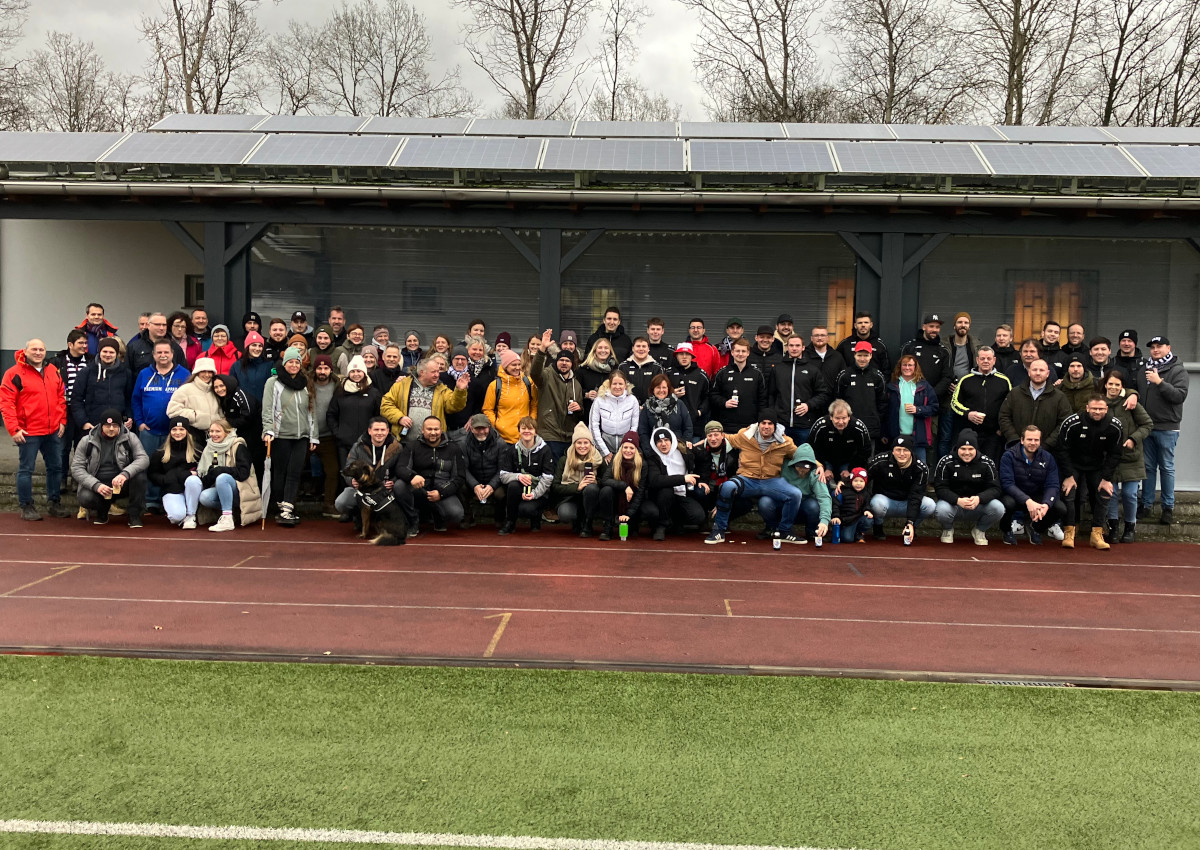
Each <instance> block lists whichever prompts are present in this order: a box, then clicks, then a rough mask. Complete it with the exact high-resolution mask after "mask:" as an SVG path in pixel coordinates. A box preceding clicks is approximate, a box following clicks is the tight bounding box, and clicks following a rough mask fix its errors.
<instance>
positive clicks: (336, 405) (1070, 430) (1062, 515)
mask: <svg viewBox="0 0 1200 850" xmlns="http://www.w3.org/2000/svg"><path fill="white" fill-rule="evenodd" d="M139 324H140V327H139V330H138V333H137V334H136V335H135V336H133V338H132V339H130V340H129V341H128V342H125V341H124V340H123V339H122V338H121V337H120V336H119V335H118V329H117V328H116V327H115V326H114V325H112V324H111V323H110V322H108V321H107V320H106V318H105V312H104V308H103V307H102V306H101V305H100V304H96V303H93V304H89V305H88V306H87V308H86V311H85V317H84V319H83V321H82V322H80V324H79V325H78V326H77V327H74V328H72V329H71V330H70V331H69V332H68V333H67V334H66V347H65V348H64V349H63V350H61V351H59V352H58V353H57V355H55V356H53V357H51V356H49V354H48V352H47V349H46V345H45V344H44V342H43V341H42V340H38V339H33V340H30V341H29V342H28V343H27V344H26V346H25V348H24V350H22V351H19V352H17V355H16V364H15V365H14V366H12V367H11V368H9V369H8V370H7V371H6V372H5V373H4V377H3V382H2V383H0V413H2V415H3V417H4V423H5V426H6V427H7V428H8V431H9V434H10V435H11V436H12V438H13V441H14V443H16V444H17V446H18V447H19V455H20V459H19V471H18V474H17V494H18V500H19V502H20V510H21V516H22V518H24V519H27V520H39V519H41V515H40V514H39V512H38V510H37V509H36V508H35V506H34V504H33V486H32V484H33V482H32V478H33V471H34V464H35V462H36V459H37V456H38V455H39V454H40V455H41V456H42V457H43V458H44V460H45V468H46V495H47V500H48V513H49V514H50V515H51V516H54V517H66V516H67V515H68V512H67V511H66V510H64V508H63V506H62V503H61V494H62V487H63V481H64V479H63V472H64V470H69V473H70V478H71V480H72V481H73V482H74V486H75V488H76V493H77V500H78V503H79V512H78V517H79V518H81V519H90V520H91V521H92V522H94V523H97V524H104V523H107V522H109V521H110V518H111V517H113V516H120V515H126V516H127V517H128V523H129V526H130V527H132V528H138V527H141V526H142V524H143V521H144V516H145V514H146V513H147V512H152V513H157V514H161V515H163V516H165V517H166V519H167V520H168V521H169V522H171V523H173V524H175V525H177V526H179V527H181V528H183V529H195V528H198V527H199V526H200V525H202V524H203V525H208V527H209V530H210V531H214V532H227V531H232V530H234V529H236V528H237V527H238V526H239V525H243V526H244V525H247V524H250V523H253V522H256V521H257V520H259V519H261V518H264V517H265V516H267V515H269V514H274V517H275V521H276V522H277V523H278V524H280V525H282V526H294V525H296V524H298V523H299V522H300V515H299V511H298V510H297V502H298V500H299V499H300V497H301V495H302V494H303V491H304V488H305V487H306V486H307V488H308V490H309V495H311V496H313V497H315V498H319V499H321V501H322V503H323V505H324V511H325V513H326V515H328V516H330V517H331V518H332V517H337V518H338V519H340V520H341V521H343V522H347V523H349V522H353V523H355V524H356V525H357V526H359V527H360V528H362V529H363V531H364V533H365V531H366V529H365V527H364V523H366V524H367V525H369V524H370V518H371V516H372V515H379V516H384V515H390V514H394V515H395V521H396V522H398V523H402V524H403V533H402V534H401V535H399V540H397V541H395V542H403V541H404V540H405V539H407V538H411V537H414V536H416V535H418V534H419V533H420V529H421V527H422V525H423V524H425V525H426V526H427V527H429V528H432V530H434V531H439V532H440V531H446V530H448V529H449V528H451V527H463V528H469V527H471V526H472V525H474V524H475V523H477V522H478V521H479V520H480V519H481V518H485V517H490V518H491V519H492V520H493V521H494V522H495V525H496V529H497V531H498V533H499V534H501V535H509V534H513V533H515V532H516V531H517V528H518V525H519V524H523V523H527V525H528V527H529V529H530V530H531V531H538V530H540V529H541V527H542V524H543V522H549V523H559V524H562V525H564V526H569V527H570V529H571V530H572V532H573V533H575V534H577V535H578V536H580V537H591V536H596V537H597V538H598V539H599V540H611V539H613V538H614V537H617V536H620V537H622V538H627V537H629V536H636V535H637V534H638V533H639V529H641V528H642V527H643V526H644V528H645V532H646V533H648V534H649V535H650V536H651V537H652V538H653V539H654V540H663V539H665V538H666V536H667V535H668V534H682V533H704V534H706V537H705V542H706V543H721V542H723V541H724V540H725V539H726V535H727V534H728V530H729V523H730V521H731V519H732V518H734V517H736V516H739V515H743V514H747V513H750V512H751V511H757V512H758V514H759V516H760V517H761V519H762V522H763V528H762V531H761V532H759V537H760V538H762V539H768V538H770V539H772V540H774V541H775V542H776V544H782V543H791V544H803V543H807V542H809V541H814V542H816V543H818V544H819V543H821V542H824V541H825V540H828V539H833V540H836V541H839V542H845V543H850V542H863V541H865V540H866V539H875V540H880V539H886V533H885V529H884V522H885V521H886V520H887V519H888V518H897V519H899V520H901V521H902V522H901V523H900V525H901V526H902V528H903V531H902V535H901V536H902V539H903V540H904V542H905V543H911V542H912V541H913V539H914V535H915V531H916V528H917V526H918V525H920V524H921V523H922V522H924V521H926V520H929V519H930V518H932V519H933V520H934V521H935V522H936V523H937V525H938V526H939V527H940V529H941V540H942V541H943V542H946V543H950V542H953V540H954V533H955V532H954V530H955V525H956V524H961V525H965V526H968V527H969V531H970V535H971V538H972V540H973V541H974V543H976V544H978V545H987V543H988V536H987V532H988V531H989V530H990V529H992V528H993V527H998V529H999V531H1000V534H1001V536H1002V539H1003V541H1004V542H1005V543H1009V544H1015V543H1016V542H1017V539H1018V537H1022V538H1024V537H1027V538H1028V540H1029V541H1030V542H1031V543H1034V544H1037V543H1041V542H1042V539H1043V536H1044V535H1053V536H1054V537H1055V538H1056V539H1058V540H1061V542H1062V545H1063V546H1064V547H1067V548H1072V547H1074V545H1075V539H1076V534H1077V533H1078V534H1079V535H1080V540H1083V539H1084V538H1086V539H1087V541H1088V543H1089V544H1090V545H1091V546H1092V547H1094V548H1096V549H1101V550H1103V549H1108V548H1109V547H1110V546H1111V544H1113V543H1117V542H1122V543H1130V542H1134V541H1135V540H1136V527H1137V523H1138V521H1139V519H1140V520H1145V519H1146V518H1148V517H1150V516H1151V515H1152V510H1153V508H1154V504H1155V501H1156V495H1157V494H1161V512H1160V513H1159V515H1158V518H1159V522H1161V523H1164V524H1170V523H1171V522H1173V519H1174V496H1175V493H1174V483H1175V482H1174V450H1175V445H1176V442H1177V440H1178V436H1179V429H1180V425H1181V419H1182V411H1183V403H1184V400H1185V399H1186V397H1187V392H1188V376H1187V372H1186V371H1185V369H1184V367H1183V365H1182V363H1180V361H1179V360H1178V358H1177V357H1176V356H1175V355H1174V354H1173V353H1172V350H1171V344H1170V340H1168V339H1167V338H1166V337H1165V336H1161V335H1159V336H1154V337H1152V338H1151V339H1149V341H1148V353H1147V354H1145V355H1144V354H1143V353H1142V350H1141V349H1140V348H1138V339H1139V338H1138V333H1137V331H1136V330H1133V329H1129V330H1124V331H1122V332H1121V333H1120V334H1119V335H1118V336H1117V342H1116V345H1115V346H1114V344H1113V342H1112V341H1111V340H1110V339H1108V338H1107V337H1103V336H1092V337H1090V338H1088V337H1087V334H1086V332H1085V329H1084V328H1083V326H1082V325H1080V324H1078V323H1072V324H1071V325H1069V326H1068V327H1067V328H1066V335H1065V339H1066V340H1067V342H1066V343H1065V344H1062V343H1061V339H1063V329H1062V328H1061V326H1060V325H1059V324H1058V323H1057V322H1053V321H1049V322H1046V323H1045V325H1044V327H1043V328H1042V330H1041V334H1040V336H1038V337H1036V338H1029V339H1025V340H1020V341H1018V340H1014V338H1013V331H1012V328H1011V327H1010V326H1009V325H1007V324H1004V325H1000V326H999V327H997V328H996V329H995V331H994V335H993V339H992V341H991V342H990V343H989V342H986V341H981V340H980V339H979V338H977V337H976V336H975V335H973V334H972V321H971V316H970V315H969V314H968V313H966V312H959V313H957V314H956V315H955V316H954V317H953V319H952V320H951V323H950V329H949V332H948V333H946V334H945V335H943V333H942V331H943V327H944V324H945V323H944V322H943V319H942V317H941V315H939V314H937V313H928V314H926V315H925V316H924V319H923V321H922V324H921V327H920V331H919V333H918V334H917V335H916V336H915V337H914V338H913V339H912V340H910V341H909V342H907V343H905V344H904V345H903V346H902V347H901V348H900V349H899V351H898V352H897V353H896V356H895V358H894V360H893V357H892V355H891V354H890V353H889V351H888V348H887V346H886V345H885V344H884V342H883V341H882V340H881V339H879V337H878V335H877V334H876V333H875V328H874V322H873V318H872V316H871V315H870V314H868V313H864V312H860V313H858V314H856V315H855V317H854V325H853V331H852V332H851V333H850V334H849V335H848V336H847V337H846V338H845V339H842V340H840V341H837V344H836V345H835V344H834V340H832V339H831V338H830V335H829V331H828V329H827V328H826V327H823V326H817V327H814V328H812V329H811V331H810V333H809V335H808V336H807V337H805V336H804V335H802V334H800V333H797V332H796V330H795V325H794V322H793V320H792V317H791V316H790V315H789V314H786V313H783V314H780V315H779V316H778V317H777V319H776V321H775V323H774V324H766V323H764V324H762V325H760V326H758V327H757V328H756V331H755V333H754V334H753V335H752V336H748V335H747V334H746V333H745V328H744V327H743V325H742V321H741V319H739V318H737V317H732V318H730V319H729V320H728V321H727V322H726V323H725V328H724V331H725V333H724V335H723V337H722V338H721V339H720V340H719V341H717V342H714V341H712V340H711V339H710V337H709V336H708V333H707V327H706V324H705V322H704V320H703V319H700V318H694V319H692V320H691V321H690V322H689V323H688V327H687V337H686V339H685V340H683V341H682V342H680V343H678V344H675V345H671V344H669V343H668V342H667V341H666V340H667V335H666V325H665V323H664V322H663V320H662V319H660V318H657V317H656V318H651V319H650V320H649V321H648V322H647V323H646V331H645V333H644V334H638V335H636V336H633V337H631V336H630V335H629V333H628V332H627V330H626V328H625V327H624V325H623V323H622V318H621V313H620V310H619V309H618V308H616V307H610V308H609V309H608V310H606V311H605V313H604V315H603V318H602V320H601V322H600V323H599V325H598V327H597V328H596V329H595V331H594V332H593V333H592V334H591V335H590V336H588V337H587V339H586V341H585V342H584V343H582V344H581V343H580V342H579V339H580V337H579V334H577V333H576V332H575V331H574V330H569V329H568V330H562V331H560V332H559V333H558V334H557V335H556V334H555V333H554V332H553V331H552V330H546V331H545V332H544V333H542V334H540V335H532V336H530V337H529V338H528V339H527V341H526V342H525V343H524V345H523V347H521V348H519V349H518V348H515V347H513V342H514V339H513V337H512V335H511V334H510V333H508V332H500V333H497V334H494V335H492V336H489V333H488V328H487V324H486V322H485V321H484V320H482V319H475V320H472V321H470V322H469V323H468V325H467V327H466V328H465V329H464V333H463V335H462V336H461V338H459V339H457V341H456V340H455V339H454V337H456V336H458V335H457V334H453V335H446V334H438V335H435V336H432V337H430V338H428V344H427V345H426V342H425V339H426V338H425V337H424V336H423V335H422V334H421V333H419V332H417V331H415V330H409V331H407V332H406V333H405V334H404V335H403V337H401V338H399V339H398V340H396V341H393V340H392V338H391V329H390V328H388V327H387V326H386V325H373V326H370V330H369V335H368V326H366V325H363V324H360V323H357V322H352V323H347V321H346V314H345V311H344V310H342V309H341V308H340V307H333V308H331V309H330V310H329V312H328V316H327V320H326V322H325V323H324V324H321V325H319V326H317V327H315V328H314V327H312V326H311V325H310V324H309V322H308V317H307V315H306V314H305V313H304V312H303V311H296V312H294V313H293V314H292V315H291V316H290V318H289V319H287V320H285V319H282V318H273V319H270V320H269V321H267V322H265V323H264V321H263V318H262V317H261V316H260V315H259V314H258V313H255V312H249V313H247V314H246V315H245V316H243V317H242V322H241V324H240V326H238V327H236V328H230V327H229V326H227V325H225V324H220V323H218V324H211V325H210V322H209V317H208V315H207V313H206V312H205V311H204V310H202V309H197V310H192V311H191V312H182V311H179V312H174V313H171V314H166V313H163V312H147V313H144V314H143V315H142V316H141V317H140V320H139ZM517 342H518V345H519V344H520V340H519V338H518V340H517ZM351 467H352V468H354V469H355V470H358V472H357V473H355V474H351V473H350V471H349V469H350V468H351ZM363 470H366V472H363ZM268 478H269V480H268ZM364 481H370V482H372V487H373V488H374V489H372V490H371V492H366V491H365V486H366V485H364V484H363V482H364ZM376 482H377V483H376ZM1122 519H1123V521H1124V526H1123V528H1122V527H1121V523H1120V521H1121V520H1122ZM394 537H395V536H394V535H392V536H390V537H389V539H392V538H394Z"/></svg>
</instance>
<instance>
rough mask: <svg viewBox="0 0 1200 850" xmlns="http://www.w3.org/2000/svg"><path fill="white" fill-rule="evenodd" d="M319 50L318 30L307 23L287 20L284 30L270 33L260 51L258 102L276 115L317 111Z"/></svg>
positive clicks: (319, 102)
mask: <svg viewBox="0 0 1200 850" xmlns="http://www.w3.org/2000/svg"><path fill="white" fill-rule="evenodd" d="M320 52H321V33H320V30H319V29H318V28H317V27H314V26H312V25H311V24H305V23H300V22H298V21H290V22H289V23H288V29H287V32H285V33H279V34H277V35H274V36H272V37H271V38H270V39H269V40H268V41H267V44H266V46H265V47H264V48H263V51H262V57H261V70H262V84H263V91H262V92H260V94H259V98H258V102H259V104H260V105H261V106H262V107H263V108H264V109H266V110H267V111H268V112H271V113H273V114H280V115H298V114H300V113H302V112H304V113H314V112H318V111H321V109H322V107H323V105H324V100H323V98H324V92H323V90H322V87H321V82H320V70H319V67H318V66H319V64H320V61H319V58H320Z"/></svg>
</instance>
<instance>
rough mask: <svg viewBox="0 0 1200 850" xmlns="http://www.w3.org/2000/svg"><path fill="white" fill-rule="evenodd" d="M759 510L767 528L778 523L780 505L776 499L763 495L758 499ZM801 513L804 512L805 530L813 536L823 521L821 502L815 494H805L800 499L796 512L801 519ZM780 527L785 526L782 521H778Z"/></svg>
mask: <svg viewBox="0 0 1200 850" xmlns="http://www.w3.org/2000/svg"><path fill="white" fill-rule="evenodd" d="M758 512H759V514H760V515H762V518H763V524H764V525H765V526H766V527H767V528H771V527H772V526H773V525H776V524H777V523H778V518H779V505H777V504H776V503H775V500H774V499H771V498H768V497H763V498H761V499H759V500H758ZM800 514H804V530H805V532H806V533H807V534H808V535H809V536H812V535H813V534H815V533H816V531H817V526H818V525H820V522H821V503H820V502H818V501H817V500H816V498H815V497H813V496H805V497H804V498H803V499H801V500H800V510H799V511H797V512H796V518H797V519H799V517H800ZM778 527H780V528H783V525H782V523H778Z"/></svg>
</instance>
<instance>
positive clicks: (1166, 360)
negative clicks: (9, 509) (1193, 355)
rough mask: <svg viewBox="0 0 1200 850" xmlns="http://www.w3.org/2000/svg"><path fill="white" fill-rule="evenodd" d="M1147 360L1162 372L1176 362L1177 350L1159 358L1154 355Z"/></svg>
mask: <svg viewBox="0 0 1200 850" xmlns="http://www.w3.org/2000/svg"><path fill="white" fill-rule="evenodd" d="M1147 362H1148V363H1149V364H1150V365H1151V366H1153V367H1154V368H1155V370H1156V371H1159V372H1161V371H1162V370H1163V369H1165V368H1166V367H1168V366H1170V365H1171V364H1172V363H1174V362H1175V352H1171V353H1170V354H1168V355H1167V356H1166V357H1163V358H1161V359H1159V360H1155V359H1154V358H1153V357H1150V358H1147Z"/></svg>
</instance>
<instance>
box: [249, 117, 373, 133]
mask: <svg viewBox="0 0 1200 850" xmlns="http://www.w3.org/2000/svg"><path fill="white" fill-rule="evenodd" d="M366 123H367V119H366V118H363V117H361V116H358V115H272V116H271V117H269V118H268V119H267V120H266V121H264V122H263V123H262V124H260V125H259V126H258V128H257V129H258V131H259V132H260V133H353V132H355V131H356V130H358V128H359V127H361V126H362V125H363V124H366Z"/></svg>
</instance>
